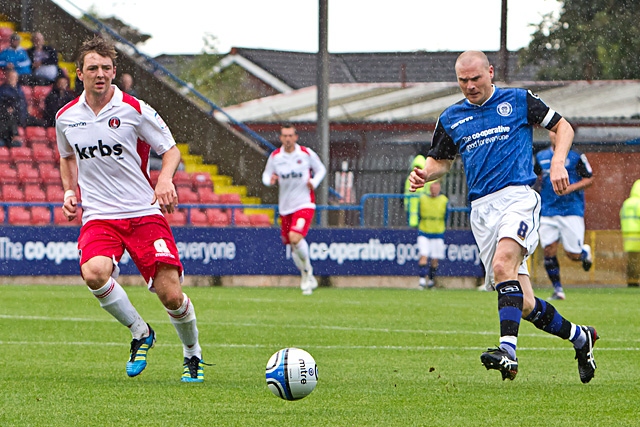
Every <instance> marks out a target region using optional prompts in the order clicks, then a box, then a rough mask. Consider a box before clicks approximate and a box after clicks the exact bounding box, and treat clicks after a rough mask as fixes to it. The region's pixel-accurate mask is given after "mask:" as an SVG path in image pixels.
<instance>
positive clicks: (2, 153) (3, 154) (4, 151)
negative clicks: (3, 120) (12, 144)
mask: <svg viewBox="0 0 640 427" xmlns="http://www.w3.org/2000/svg"><path fill="white" fill-rule="evenodd" d="M0 28H2V27H0ZM0 162H1V163H8V162H11V153H9V149H8V148H7V147H0Z"/></svg>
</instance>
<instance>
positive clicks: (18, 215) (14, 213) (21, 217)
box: [9, 206, 31, 225]
mask: <svg viewBox="0 0 640 427" xmlns="http://www.w3.org/2000/svg"><path fill="white" fill-rule="evenodd" d="M9 224H11V225H31V212H29V210H28V209H26V208H23V207H20V206H11V207H10V208H9Z"/></svg>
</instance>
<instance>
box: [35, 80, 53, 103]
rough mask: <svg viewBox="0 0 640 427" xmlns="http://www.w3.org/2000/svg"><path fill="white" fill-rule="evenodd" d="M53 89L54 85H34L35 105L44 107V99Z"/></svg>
mask: <svg viewBox="0 0 640 427" xmlns="http://www.w3.org/2000/svg"><path fill="white" fill-rule="evenodd" d="M51 89H53V85H47V86H34V87H33V105H34V106H35V105H42V106H43V107H44V99H45V98H46V97H47V95H49V92H51Z"/></svg>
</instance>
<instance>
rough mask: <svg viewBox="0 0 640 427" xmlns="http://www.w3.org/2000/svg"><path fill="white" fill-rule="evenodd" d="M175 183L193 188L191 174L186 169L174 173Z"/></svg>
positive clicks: (178, 185)
mask: <svg viewBox="0 0 640 427" xmlns="http://www.w3.org/2000/svg"><path fill="white" fill-rule="evenodd" d="M173 185H175V186H176V188H177V187H189V188H191V175H190V174H189V173H188V172H185V171H176V173H175V174H174V175H173Z"/></svg>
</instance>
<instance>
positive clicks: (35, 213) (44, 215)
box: [31, 206, 51, 225]
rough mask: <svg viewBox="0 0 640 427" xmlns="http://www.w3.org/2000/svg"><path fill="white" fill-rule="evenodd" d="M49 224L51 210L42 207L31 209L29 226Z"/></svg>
mask: <svg viewBox="0 0 640 427" xmlns="http://www.w3.org/2000/svg"><path fill="white" fill-rule="evenodd" d="M50 223H51V210H50V209H49V208H47V207H44V206H34V207H32V208H31V224H33V225H46V224H50Z"/></svg>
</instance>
